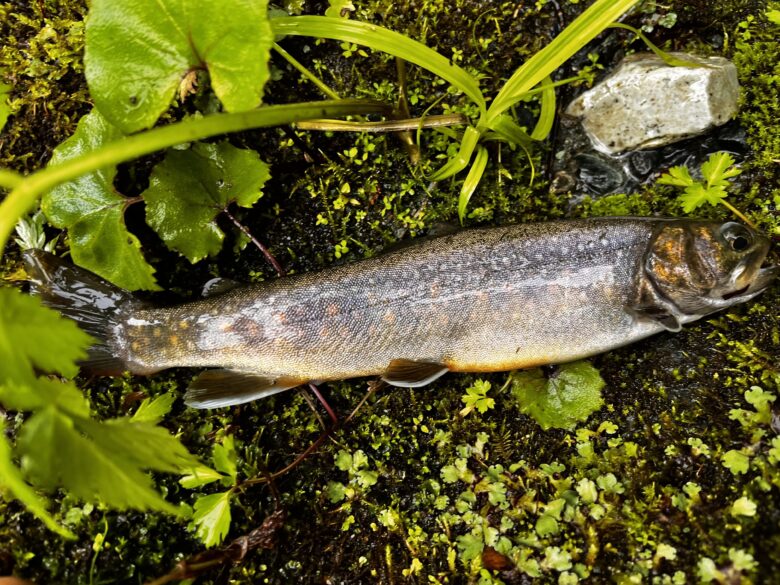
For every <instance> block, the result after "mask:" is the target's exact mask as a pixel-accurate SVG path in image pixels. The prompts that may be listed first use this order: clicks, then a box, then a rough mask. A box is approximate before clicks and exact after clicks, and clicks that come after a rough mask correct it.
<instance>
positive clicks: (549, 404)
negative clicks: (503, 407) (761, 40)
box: [512, 361, 604, 430]
mask: <svg viewBox="0 0 780 585" xmlns="http://www.w3.org/2000/svg"><path fill="white" fill-rule="evenodd" d="M603 387H604V380H603V379H602V378H601V375H600V374H599V371H598V370H597V369H596V368H594V367H593V366H592V365H590V363H588V362H587V361H579V362H574V363H570V364H564V365H562V366H560V367H559V369H558V371H557V372H556V373H555V374H553V375H552V376H551V377H550V378H549V379H548V378H547V377H545V375H544V373H543V372H542V370H541V369H539V368H536V369H533V370H527V371H522V372H515V373H513V374H512V394H513V395H514V397H515V398H516V399H517V401H518V402H519V403H520V410H521V411H522V412H523V413H525V414H528V415H530V416H532V417H533V418H534V420H536V422H537V423H539V426H541V427H542V428H543V429H544V430H547V429H550V428H559V429H571V428H573V427H574V425H575V424H576V423H577V422H580V421H584V420H585V419H587V418H588V416H590V414H591V413H593V412H594V411H596V410H598V409H599V408H600V407H601V405H602V403H603V400H602V398H601V389H602V388H603Z"/></svg>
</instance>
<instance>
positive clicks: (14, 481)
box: [0, 417, 76, 539]
mask: <svg viewBox="0 0 780 585" xmlns="http://www.w3.org/2000/svg"><path fill="white" fill-rule="evenodd" d="M3 423H4V419H3V418H2V417H0V486H2V487H4V488H5V489H7V490H8V491H9V492H10V493H11V495H13V496H14V497H15V498H16V499H17V500H19V501H20V502H21V503H22V504H24V506H25V507H26V508H27V510H29V511H30V512H31V513H33V514H35V516H37V517H38V519H39V520H41V521H42V522H43V523H44V524H45V525H46V527H47V528H48V529H49V530H52V531H54V532H56V533H57V534H59V535H60V536H63V537H65V538H71V539H73V538H76V536H75V535H74V534H73V533H72V532H70V531H69V530H68V529H67V528H65V527H64V526H60V525H59V524H57V522H56V520H54V518H52V516H51V515H50V514H49V513H48V512H47V511H46V501H45V500H44V499H42V498H41V497H39V496H38V494H36V493H35V491H34V490H33V489H32V488H31V487H30V486H29V485H28V484H27V483H26V482H25V481H24V479H22V473H21V471H20V470H19V468H18V467H16V465H14V462H13V460H12V459H11V446H10V445H9V444H8V441H7V440H6V438H5V432H4V431H5V429H4V426H5V425H4V424H3Z"/></svg>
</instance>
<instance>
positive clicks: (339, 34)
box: [271, 0, 636, 112]
mask: <svg viewBox="0 0 780 585" xmlns="http://www.w3.org/2000/svg"><path fill="white" fill-rule="evenodd" d="M624 1H625V0H624ZM633 1H634V2H635V1H636V0H633ZM271 26H272V27H273V31H274V34H276V35H280V36H284V35H301V36H308V37H315V38H317V37H319V38H324V39H334V40H337V41H345V42H348V43H355V44H358V45H364V46H367V47H371V48H372V49H374V50H375V51H383V52H385V53H388V54H390V55H393V56H394V57H400V58H401V59H403V60H404V61H409V62H410V63H414V64H415V65H418V66H420V67H423V68H424V69H427V70H428V71H430V72H432V73H435V74H436V75H438V76H439V77H441V78H442V79H444V80H446V81H448V82H449V83H451V84H452V85H453V86H454V87H455V88H457V89H458V90H459V91H462V92H463V93H464V94H466V95H467V96H468V97H469V98H471V99H472V101H474V103H476V104H477V106H479V109H480V110H481V111H483V112H484V111H485V96H483V95H482V91H480V89H479V82H478V81H477V79H475V78H474V77H473V76H472V75H470V74H469V73H468V72H466V71H465V70H464V69H461V68H460V67H458V66H457V65H454V64H453V63H452V62H451V61H450V60H449V59H447V58H446V57H444V56H442V55H440V54H439V53H437V52H436V51H434V50H433V49H431V48H429V47H426V46H425V45H423V44H422V43H419V42H417V41H415V40H412V39H410V38H409V37H407V36H405V35H402V34H400V33H397V32H393V31H391V30H388V29H386V28H382V27H381V26H377V25H375V24H368V23H365V22H357V21H354V20H348V19H346V18H340V19H334V18H329V17H327V16H289V17H282V18H274V19H272V20H271Z"/></svg>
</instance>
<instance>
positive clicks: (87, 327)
mask: <svg viewBox="0 0 780 585" xmlns="http://www.w3.org/2000/svg"><path fill="white" fill-rule="evenodd" d="M24 262H25V267H26V270H27V274H28V275H29V277H30V292H32V293H33V294H36V295H39V296H40V297H41V299H42V300H43V304H44V305H46V306H48V307H51V308H52V309H55V310H57V311H58V312H60V313H61V314H62V315H63V316H65V317H67V318H69V319H72V320H73V321H75V322H76V323H77V324H78V326H79V327H80V328H81V329H83V330H84V331H85V332H87V333H89V334H90V335H91V336H92V337H93V338H94V339H95V343H94V345H92V346H91V347H90V348H89V350H88V357H87V358H86V359H85V360H83V361H82V362H80V365H81V366H82V367H83V368H85V369H86V370H88V371H90V372H91V373H93V374H102V375H115V374H119V373H121V372H124V371H127V370H128V369H131V368H129V367H128V364H126V363H125V361H124V360H123V359H122V358H121V354H122V353H123V352H122V351H120V348H121V347H122V346H123V344H122V343H121V339H120V335H121V331H122V329H123V323H124V320H125V317H124V315H126V314H127V312H128V309H133V308H139V307H141V306H142V305H143V304H142V303H141V302H140V301H138V300H136V299H134V298H133V297H132V295H131V294H130V293H128V292H127V291H125V290H122V289H120V288H118V287H116V286H114V285H113V284H111V283H110V282H108V281H106V280H103V279H102V278H100V277H99V276H96V275H95V274H92V273H91V272H88V271H86V270H83V269H81V268H78V267H76V266H74V265H73V264H71V263H69V262H65V261H64V260H62V259H61V258H58V257H57V256H55V255H54V254H49V253H48V252H44V251H43V250H28V251H26V252H25V253H24Z"/></svg>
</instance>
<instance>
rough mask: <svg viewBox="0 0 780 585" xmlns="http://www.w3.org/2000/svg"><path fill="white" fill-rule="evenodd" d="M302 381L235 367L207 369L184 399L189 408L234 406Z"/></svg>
mask: <svg viewBox="0 0 780 585" xmlns="http://www.w3.org/2000/svg"><path fill="white" fill-rule="evenodd" d="M304 381H305V380H294V379H292V378H284V377H282V378H270V377H268V376H264V375H262V374H254V373H251V372H239V371H236V370H206V371H205V372H202V373H200V374H199V375H198V377H197V378H195V379H194V380H193V381H192V383H191V384H190V386H189V388H187V393H186V394H185V395H184V403H185V404H186V405H187V406H191V407H192V408H220V407H222V406H233V405H235V404H243V403H244V402H251V401H252V400H258V399H259V398H266V397H268V396H272V395H274V394H277V393H279V392H283V391H285V390H289V389H290V388H295V387H296V386H300V385H301V384H303V383H304Z"/></svg>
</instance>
